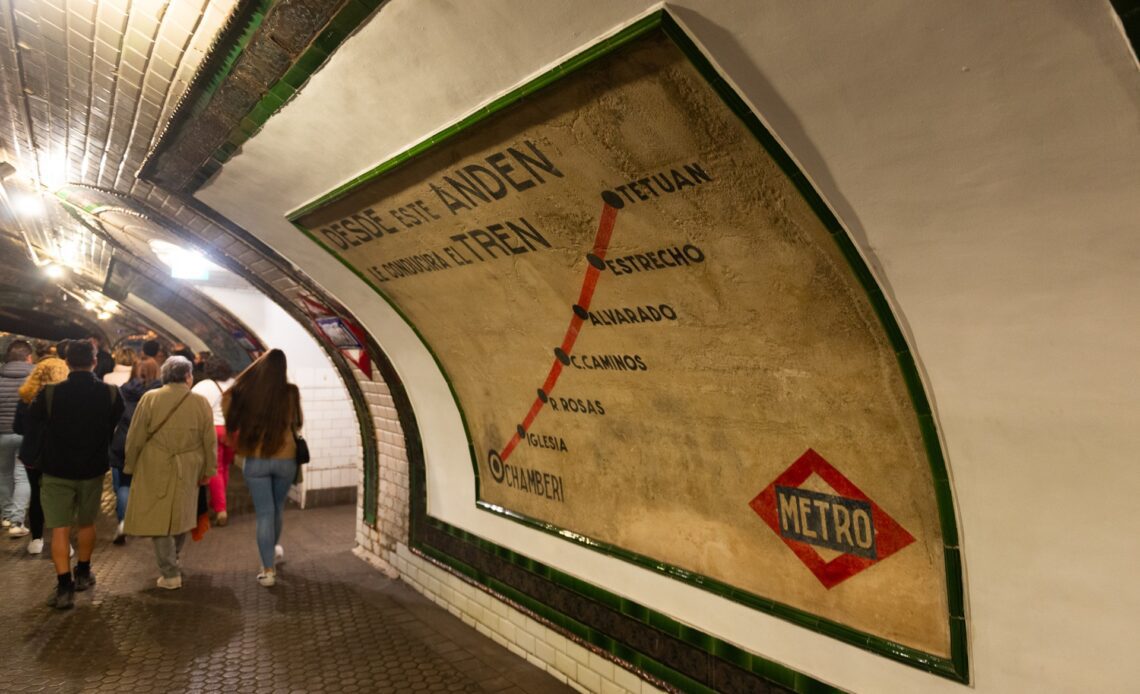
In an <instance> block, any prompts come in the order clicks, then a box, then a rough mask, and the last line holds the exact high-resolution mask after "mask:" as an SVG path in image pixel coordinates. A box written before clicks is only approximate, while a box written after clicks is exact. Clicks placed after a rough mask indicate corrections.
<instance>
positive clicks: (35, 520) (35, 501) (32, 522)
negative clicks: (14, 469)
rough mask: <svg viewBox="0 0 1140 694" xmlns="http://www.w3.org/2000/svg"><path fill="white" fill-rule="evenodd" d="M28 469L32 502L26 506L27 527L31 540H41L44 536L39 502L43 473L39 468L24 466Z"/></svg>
mask: <svg viewBox="0 0 1140 694" xmlns="http://www.w3.org/2000/svg"><path fill="white" fill-rule="evenodd" d="M26 469H27V471H28V484H30V485H31V487H32V500H31V501H32V503H31V504H30V505H29V506H28V529H29V530H31V531H32V539H33V540H42V539H43V537H44V507H43V504H41V503H40V478H41V477H43V473H42V472H40V471H39V470H33V469H32V468H26Z"/></svg>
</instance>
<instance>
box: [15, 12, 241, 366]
mask: <svg viewBox="0 0 1140 694" xmlns="http://www.w3.org/2000/svg"><path fill="white" fill-rule="evenodd" d="M249 5H250V3H246V6H249ZM234 9H235V2H233V0H221V1H218V0H202V1H194V0H191V1H187V2H182V1H179V2H160V1H151V0H142V1H139V2H134V3H130V4H128V5H126V6H121V5H117V4H113V3H106V2H97V3H91V2H67V1H61V2H55V3H51V2H36V3H21V2H13V1H8V2H2V3H0V153H2V154H0V156H2V158H3V161H4V164H3V165H0V176H2V178H3V183H2V187H3V196H2V200H0V202H2V203H3V204H2V205H0V233H2V234H3V235H4V236H5V237H6V239H7V241H8V243H5V244H4V245H3V250H2V251H0V263H2V267H4V269H5V273H4V277H5V279H4V280H0V284H2V285H3V286H4V287H5V288H9V289H10V290H11V291H9V292H8V293H7V294H6V295H5V299H6V300H5V302H4V306H5V307H7V308H9V309H10V311H9V313H10V318H9V320H10V321H11V322H12V326H13V328H14V329H15V328H16V327H17V326H22V328H20V329H21V330H22V331H25V332H27V331H30V330H36V329H40V328H42V330H41V332H44V333H45V334H44V335H43V336H44V337H49V336H50V335H47V334H46V333H48V332H50V333H52V334H53V335H54V334H58V333H61V331H62V332H65V333H66V332H71V333H76V332H92V331H96V332H105V333H106V334H107V336H108V337H109V338H110V339H111V340H112V341H114V340H115V339H117V338H118V337H121V336H123V335H127V334H138V333H140V332H143V331H145V330H146V329H154V330H155V331H157V332H158V333H159V334H161V335H163V336H164V337H166V338H167V339H170V340H178V341H185V342H187V343H190V344H198V345H200V346H201V347H202V348H206V349H210V350H211V351H214V352H216V353H219V354H223V355H226V356H228V357H229V358H230V359H231V360H233V362H234V363H235V365H241V364H245V363H248V361H249V359H250V354H249V353H248V352H247V351H246V350H245V349H244V348H243V347H242V346H241V345H240V344H239V343H238V342H237V341H236V340H235V338H234V333H235V332H236V331H241V332H243V333H245V334H246V335H253V333H252V331H250V330H249V329H248V328H247V327H246V326H244V325H243V324H242V323H241V321H240V320H239V319H238V318H237V317H235V316H233V315H232V314H230V313H229V312H228V311H226V310H225V309H223V308H222V307H220V306H217V305H216V304H215V303H214V302H212V301H210V300H209V299H208V298H206V296H205V295H204V294H202V293H201V292H199V291H196V290H194V289H193V287H192V286H190V285H188V284H184V283H180V282H178V281H176V280H172V278H171V277H170V272H169V270H168V269H167V268H166V267H165V265H164V264H163V263H162V261H161V260H160V259H159V258H158V257H157V256H156V254H155V252H154V247H153V245H152V242H154V241H163V242H166V243H168V244H173V245H175V246H185V245H186V243H185V241H184V237H185V234H184V233H180V230H179V229H178V228H177V227H178V225H177V224H171V223H169V221H166V222H164V221H160V219H158V218H156V217H155V216H154V214H153V197H154V193H155V191H154V188H153V186H150V185H149V184H146V183H143V182H142V181H140V180H139V179H138V178H137V176H136V173H137V171H138V169H139V167H140V165H141V163H142V161H143V160H144V158H145V157H146V155H147V153H148V152H149V151H150V150H151V149H152V148H153V147H154V145H155V144H156V143H157V142H158V141H159V138H160V137H161V135H162V132H163V128H164V127H165V124H166V123H167V122H168V121H169V120H170V117H171V115H172V114H173V113H174V112H175V110H176V109H177V107H178V104H179V103H181V101H182V99H183V97H184V95H185V93H186V90H187V88H188V86H189V85H190V84H191V83H192V81H193V79H194V76H195V74H196V73H197V71H198V69H199V67H200V66H201V64H202V62H203V60H204V59H205V57H206V56H207V55H208V54H209V52H210V48H211V46H212V45H214V44H215V42H216V41H217V40H218V35H219V32H221V31H222V29H223V27H225V26H227V22H229V23H231V24H232V23H233V17H234ZM148 196H150V199H148ZM158 197H159V199H165V198H166V197H167V196H165V195H162V194H161V193H159V195H158ZM143 200H146V201H145V202H144V201H143ZM50 264H57V265H60V266H63V267H65V268H66V272H65V273H64V275H63V276H62V277H58V278H54V279H50V280H49V279H47V278H46V276H45V274H44V271H45V270H46V269H47V267H48V265H50ZM233 280H234V278H233V277H232V276H229V275H228V274H227V273H224V272H223V273H221V278H219V277H218V273H215V277H214V280H213V283H214V284H217V283H219V282H221V283H226V282H227V281H230V282H232V281H233ZM85 305H86V306H88V307H92V306H93V309H92V308H85ZM107 305H110V306H111V307H112V310H111V311H109V313H110V314H111V315H110V316H107V315H106V314H105V313H104V312H103V308H104V307H105V306H107ZM100 314H103V317H102V318H100V317H99V316H100ZM2 320H3V316H0V321H2ZM100 327H101V329H100ZM34 336H38V335H34ZM254 341H255V342H256V338H254Z"/></svg>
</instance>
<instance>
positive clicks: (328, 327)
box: [316, 316, 363, 349]
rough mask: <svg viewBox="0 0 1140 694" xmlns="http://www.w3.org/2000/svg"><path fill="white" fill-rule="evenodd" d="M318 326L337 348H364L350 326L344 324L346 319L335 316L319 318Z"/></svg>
mask: <svg viewBox="0 0 1140 694" xmlns="http://www.w3.org/2000/svg"><path fill="white" fill-rule="evenodd" d="M316 323H317V328H318V329H320V331H321V333H323V334H324V336H325V337H327V338H328V340H329V342H331V343H332V344H333V346H334V347H336V348H337V349H362V348H363V346H362V345H361V344H360V340H357V339H356V336H355V335H353V334H352V331H351V330H349V328H348V326H347V325H345V324H344V320H343V319H341V318H337V317H335V316H332V317H327V318H318V319H317V320H316Z"/></svg>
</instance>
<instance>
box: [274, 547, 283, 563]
mask: <svg viewBox="0 0 1140 694" xmlns="http://www.w3.org/2000/svg"><path fill="white" fill-rule="evenodd" d="M284 558H285V548H284V547H282V546H281V545H273V559H274V560H275V561H281V560H282V559H284Z"/></svg>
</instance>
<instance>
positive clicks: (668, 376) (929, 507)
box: [290, 13, 966, 680]
mask: <svg viewBox="0 0 1140 694" xmlns="http://www.w3.org/2000/svg"><path fill="white" fill-rule="evenodd" d="M761 107H762V106H761ZM290 219H291V220H292V221H293V222H294V224H295V225H296V226H297V227H298V228H299V229H301V230H302V231H303V232H304V233H306V234H307V235H309V236H310V237H311V238H312V240H313V241H314V242H315V243H317V244H318V245H320V246H321V247H323V248H324V249H325V250H326V251H328V252H329V253H331V254H333V255H334V256H336V257H337V258H338V259H340V260H341V261H342V262H343V263H344V264H345V265H346V266H348V267H349V268H351V269H352V270H353V271H354V272H356V273H357V274H358V275H359V276H360V278H361V279H362V280H363V281H364V282H367V283H368V284H369V285H370V286H371V287H372V288H373V289H374V290H375V291H376V292H377V293H379V294H380V295H381V296H383V297H384V298H385V299H386V300H387V301H388V302H390V303H391V305H392V306H393V307H394V308H395V309H396V310H397V311H398V312H399V313H400V314H401V315H402V316H403V317H404V318H405V319H406V320H407V321H408V322H409V323H410V324H411V325H412V326H413V327H414V329H415V330H416V332H417V333H418V334H419V335H420V337H421V338H422V339H423V341H424V344H425V345H426V346H427V347H428V349H430V350H431V352H432V353H433V354H434V355H435V357H436V359H437V361H438V363H439V365H440V367H441V369H442V370H443V372H444V373H445V375H446V377H447V378H448V381H449V383H450V385H451V388H452V391H453V393H454V396H455V399H456V402H457V404H458V406H459V408H460V410H461V411H462V412H463V415H464V419H465V422H466V426H467V434H468V437H469V440H470V442H471V447H472V450H474V451H475V457H474V460H473V461H472V464H473V465H474V466H475V469H476V480H477V489H476V490H475V498H476V503H477V504H478V505H479V506H480V508H483V509H484V510H486V511H487V512H489V513H496V514H501V515H504V516H506V517H509V518H512V519H514V520H517V521H518V522H520V523H525V524H528V525H530V526H532V527H536V528H539V529H542V530H545V531H547V532H552V533H556V534H558V535H559V536H561V537H564V538H566V541H568V542H580V543H582V544H584V545H586V546H588V547H590V548H592V549H596V550H598V551H602V552H606V553H608V554H611V555H613V556H616V557H619V558H622V559H625V560H627V561H631V562H634V563H637V564H639V565H641V566H645V567H648V568H652V569H654V570H658V571H662V572H665V573H667V574H669V575H670V576H673V577H675V578H677V580H685V581H689V582H691V583H693V584H695V585H698V586H700V587H701V588H703V589H706V590H711V591H714V592H717V593H719V594H721V595H724V596H725V597H728V598H730V599H733V600H737V601H739V602H741V603H744V604H746V605H749V606H751V607H754V608H756V609H760V610H764V611H766V612H770V613H772V614H776V615H778V616H781V617H784V618H787V619H789V620H792V621H794V622H796V623H799V624H803V625H804V626H806V627H808V628H814V629H817V630H819V631H823V632H825V633H827V634H829V635H831V636H834V637H836V638H840V639H842V640H845V641H847V642H850V643H856V644H858V645H860V646H862V647H864V648H869V649H871V650H875V651H876V652H879V653H882V654H884V655H887V656H888V657H892V658H896V659H898V660H900V661H903V662H908V663H910V664H913V665H916V666H918V667H922V668H923V669H928V670H931V671H933V672H937V673H939V674H942V675H944V676H947V677H951V678H954V679H959V680H964V679H965V678H966V659H965V622H964V608H963V599H962V590H961V571H960V561H959V559H958V554H957V552H958V549H957V531H956V526H955V522H954V516H953V508H952V503H951V501H950V498H951V496H950V490H949V482H948V476H947V474H946V469H945V463H944V460H943V457H942V452H941V444H940V442H939V439H938V433H937V430H936V428H935V426H934V419H933V415H932V413H931V410H930V405H929V402H928V400H927V398H926V395H925V391H924V387H923V385H922V381H921V379H920V377H919V375H918V371H917V368H916V366H915V360H914V357H913V355H912V352H911V350H910V347H909V346H908V344H907V343H906V340H905V339H904V337H903V335H902V332H901V330H900V329H899V327H898V324H897V321H896V319H895V318H894V315H893V313H892V311H891V308H890V306H889V305H888V303H887V301H886V299H885V298H884V295H883V293H882V291H881V289H880V288H879V286H878V284H877V282H876V280H875V278H874V276H873V275H872V273H871V272H870V271H869V270H868V268H867V266H866V263H865V262H864V261H863V259H862V257H861V256H860V254H859V252H858V250H857V249H856V247H855V245H854V244H853V243H852V241H851V239H850V237H849V236H848V235H847V233H846V232H845V231H844V229H843V227H842V225H841V224H840V222H839V220H837V219H836V218H835V216H834V214H833V213H832V212H831V210H830V209H829V208H828V207H827V205H826V204H825V203H824V201H823V200H822V198H821V197H820V196H819V194H818V193H817V192H816V191H815V190H814V189H813V188H812V186H811V184H810V182H809V181H808V180H807V178H806V177H805V176H804V175H803V173H802V172H801V171H799V169H798V168H797V166H796V164H795V162H794V160H793V158H792V157H791V156H790V155H789V154H788V153H787V152H785V151H784V149H783V148H782V147H781V146H780V145H779V143H778V142H777V140H776V139H775V138H774V137H773V136H772V135H771V133H770V132H769V131H768V130H767V129H766V128H765V127H764V125H763V124H762V122H761V121H760V119H759V118H758V117H757V115H756V114H755V113H754V112H753V111H752V110H750V109H749V108H748V107H747V106H746V105H745V103H744V102H743V100H742V99H741V98H740V97H739V96H738V95H737V94H736V93H735V92H734V91H733V90H732V88H731V87H730V86H729V84H728V83H727V82H726V81H725V80H724V79H723V78H722V77H721V76H720V75H719V74H718V73H717V72H716V70H715V69H714V68H713V66H712V65H711V64H710V63H709V62H708V61H707V59H706V58H705V57H704V56H703V54H702V53H701V52H700V51H699V50H698V49H697V47H696V46H695V45H694V44H693V43H692V42H691V41H690V40H689V39H688V37H687V36H686V35H685V34H684V32H683V31H682V30H681V29H680V27H678V26H677V25H676V24H675V23H674V22H673V21H672V20H671V19H670V18H669V17H668V15H667V14H664V13H661V14H658V15H654V17H651V18H650V19H649V20H646V21H643V22H640V23H638V24H637V25H634V26H633V27H631V28H630V29H628V30H627V31H625V32H623V33H622V34H621V35H619V36H617V37H614V38H613V39H610V40H608V41H606V42H604V43H602V44H599V45H597V46H594V47H593V48H591V49H589V50H587V51H585V52H584V53H583V54H581V55H580V56H577V57H575V58H573V59H571V60H569V61H567V63H566V64H564V65H563V66H559V68H557V69H556V70H554V71H552V72H551V73H550V74H547V75H544V76H542V77H540V78H539V79H537V80H535V81H534V82H532V83H529V84H527V85H524V86H523V87H520V88H519V89H518V90H517V91H516V92H514V93H513V94H511V95H508V96H507V97H504V98H502V99H500V100H498V101H497V102H495V104H494V105H493V107H492V108H488V109H485V110H482V111H480V112H479V113H477V114H475V115H473V116H471V117H470V118H468V119H466V120H465V121H463V122H461V123H459V124H458V125H456V126H455V127H453V128H451V129H449V130H448V131H446V132H444V133H441V134H439V135H438V136H435V137H433V138H430V141H429V144H425V145H421V146H418V147H417V148H415V149H413V150H410V151H409V152H406V153H403V154H401V155H399V156H398V157H395V158H394V159H393V160H391V161H389V162H385V163H383V164H381V165H379V166H378V167H376V169H375V170H373V171H372V172H370V173H369V174H367V175H365V176H362V177H360V178H359V179H357V180H354V181H353V182H352V183H351V184H349V185H346V186H345V187H343V188H340V189H337V190H334V191H331V192H330V193H329V194H328V195H326V196H324V197H322V198H321V199H319V200H317V201H315V202H314V203H312V204H310V205H307V206H305V207H304V208H302V209H301V210H298V211H297V212H295V213H294V214H292V215H290Z"/></svg>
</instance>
